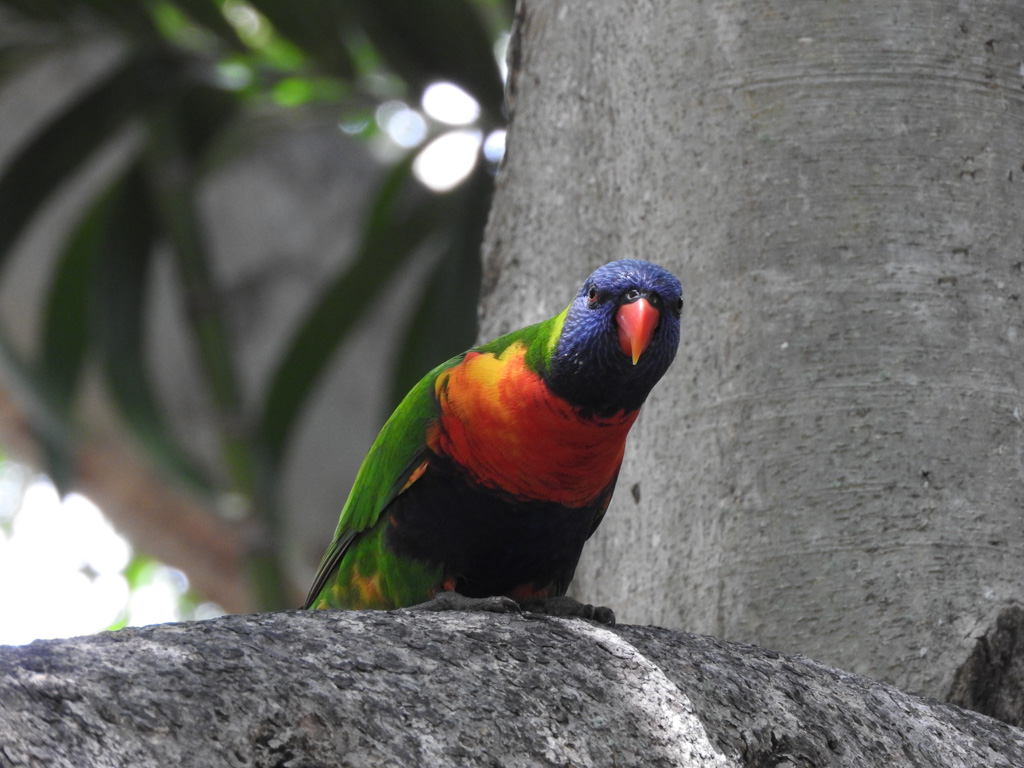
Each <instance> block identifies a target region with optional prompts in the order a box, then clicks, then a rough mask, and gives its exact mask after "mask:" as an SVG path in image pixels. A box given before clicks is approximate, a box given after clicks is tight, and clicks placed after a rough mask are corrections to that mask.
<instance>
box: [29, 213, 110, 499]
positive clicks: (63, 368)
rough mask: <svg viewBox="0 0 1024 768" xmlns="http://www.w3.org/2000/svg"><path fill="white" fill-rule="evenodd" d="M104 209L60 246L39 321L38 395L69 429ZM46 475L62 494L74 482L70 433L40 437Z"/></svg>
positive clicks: (87, 332) (85, 220) (85, 348)
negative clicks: (41, 320) (40, 320)
mask: <svg viewBox="0 0 1024 768" xmlns="http://www.w3.org/2000/svg"><path fill="white" fill-rule="evenodd" d="M106 218H107V211H106V206H104V205H102V204H101V205H97V206H94V207H93V208H92V209H91V210H90V211H89V212H88V213H87V215H86V216H85V217H83V219H82V221H81V222H80V223H79V225H78V227H77V228H76V230H75V231H74V232H73V233H72V235H71V237H70V238H69V240H68V242H67V243H66V245H65V248H64V253H63V254H62V255H61V258H60V261H59V262H58V263H57V267H56V269H55V270H54V275H53V279H52V280H51V283H50V290H49V295H48V296H47V300H46V308H45V312H44V316H43V338H42V343H41V344H40V357H39V361H38V363H37V365H36V368H37V370H38V371H39V382H40V384H41V385H42V387H43V389H42V390H40V395H41V396H43V397H44V398H46V400H47V402H48V403H49V407H50V409H51V411H52V413H53V414H54V417H55V418H57V419H60V420H61V421H62V422H63V423H65V424H68V425H70V421H71V414H72V411H73V408H74V401H75V395H76V393H77V391H78V384H79V381H80V380H81V373H82V368H83V363H84V362H85V356H86V352H87V351H88V347H89V336H90V331H91V328H90V322H89V319H90V317H89V314H90V311H89V310H90V308H89V299H90V297H91V291H90V288H91V286H92V277H93V270H94V268H95V263H96V254H97V252H98V251H99V250H100V248H101V247H102V243H103V236H104V229H105V227H106V226H107V221H106ZM38 437H39V440H40V442H41V444H42V448H43V452H44V454H45V455H46V465H47V471H48V473H49V475H50V478H51V479H52V480H53V482H54V485H56V486H57V488H58V489H59V490H60V491H61V492H62V493H66V492H67V491H69V490H70V489H71V484H72V482H73V480H74V477H75V446H74V442H73V440H72V438H71V432H70V428H69V429H66V430H59V431H54V430H48V431H45V432H42V433H40V434H39V436H38Z"/></svg>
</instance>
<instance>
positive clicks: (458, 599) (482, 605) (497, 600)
mask: <svg viewBox="0 0 1024 768" xmlns="http://www.w3.org/2000/svg"><path fill="white" fill-rule="evenodd" d="M406 610H409V611H487V612H489V613H520V612H521V611H522V609H521V608H520V607H519V603H517V602H516V601H515V600H513V599H512V598H511V597H502V596H501V595H493V596H491V597H466V596H465V595H460V594H459V593H458V592H438V593H437V594H436V595H434V596H433V597H432V598H430V599H429V600H427V602H425V603H419V604H418V605H410V606H409V607H408V608H407V609H406Z"/></svg>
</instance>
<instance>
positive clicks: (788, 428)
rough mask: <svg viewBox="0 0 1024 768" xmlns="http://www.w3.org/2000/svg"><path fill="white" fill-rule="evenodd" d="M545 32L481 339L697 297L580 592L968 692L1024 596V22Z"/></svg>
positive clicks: (894, 18) (979, 16)
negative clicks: (652, 294)
mask: <svg viewBox="0 0 1024 768" xmlns="http://www.w3.org/2000/svg"><path fill="white" fill-rule="evenodd" d="M519 16H520V29H519V34H518V36H517V43H518V47H517V48H515V49H514V51H515V52H514V55H513V60H512V74H511V77H512V82H511V84H510V90H511V93H512V95H513V96H514V110H513V120H512V126H511V130H510V134H509V141H508V156H507V158H506V165H505V168H504V170H503V171H502V173H501V174H500V176H499V181H498V190H497V196H496V199H495V202H494V209H493V212H492V219H491V221H490V224H489V229H488V235H487V241H486V245H485V258H486V261H485V284H484V291H485V302H484V327H483V331H482V336H484V337H493V336H494V335H495V334H497V333H499V332H501V331H504V330H507V329H509V328H512V327H515V326H518V325H521V324H522V323H523V322H526V321H531V320H536V319H539V318H541V317H545V316H548V315H550V314H551V313H552V312H554V311H557V309H559V308H560V307H562V306H564V304H565V303H566V302H567V301H568V299H569V298H570V297H571V291H572V289H573V287H574V285H575V284H577V283H578V281H579V280H581V279H582V278H583V277H584V276H585V275H586V274H587V273H588V272H589V271H590V269H592V268H593V267H594V266H596V265H598V264H600V263H603V262H606V261H610V260H612V259H617V258H622V257H640V258H645V259H648V260H651V261H655V262H659V263H661V264H663V265H665V266H666V267H668V268H670V269H672V270H673V271H675V272H676V273H677V275H678V276H679V277H680V279H681V280H682V282H683V285H684V289H685V291H686V299H687V308H686V309H685V310H684V317H683V341H682V346H681V350H680V355H679V358H678V360H677V362H676V364H675V367H674V368H673V369H672V370H670V372H669V374H668V376H667V377H666V380H665V381H664V382H663V383H662V384H661V385H659V387H658V388H657V389H656V390H655V392H654V394H653V396H652V398H651V400H650V401H649V403H648V405H647V406H646V408H645V413H644V415H643V416H642V417H641V420H640V421H639V422H638V424H637V426H636V427H635V428H634V434H633V438H632V441H631V447H630V448H629V449H628V450H627V457H626V462H625V465H624V467H623V471H622V474H621V476H620V479H619V489H620V490H619V493H618V495H617V496H616V499H615V501H614V503H613V505H612V509H611V510H610V511H609V514H608V516H607V518H606V521H605V522H604V524H603V525H602V527H601V529H600V530H599V531H598V533H597V534H596V536H595V537H594V539H593V540H592V541H591V543H590V545H589V546H588V549H587V550H586V551H585V553H584V560H583V562H582V563H581V566H580V568H579V571H578V573H577V580H576V588H577V590H578V592H579V593H581V594H582V595H584V596H585V597H586V599H587V600H588V601H589V602H595V603H597V602H600V603H606V604H608V605H610V606H611V607H613V608H614V609H615V610H616V611H617V612H618V613H619V615H620V616H621V617H622V618H623V619H624V620H626V621H631V622H645V623H646V622H653V623H657V624H663V625H667V626H672V627H685V628H686V629H688V630H691V631H699V632H707V633H710V634H715V635H718V636H721V637H725V638H730V639H734V640H743V641H750V642H755V643H757V644H759V645H763V646H767V647H773V648H778V649H784V650H787V651H800V652H803V653H807V654H808V655H811V656H813V657H814V658H818V659H821V660H824V661H826V662H829V663H834V664H836V665H839V666H843V667H844V668H848V669H851V670H853V671H856V672H859V673H862V674H865V675H869V676H871V677H875V678H879V679H883V680H887V681H890V682H893V683H895V684H896V685H897V686H899V687H902V688H906V689H909V690H913V691H918V692H923V693H926V694H928V695H932V696H939V697H941V696H944V695H946V694H947V692H948V691H949V690H950V686H951V684H952V681H953V678H954V674H955V672H956V670H957V669H958V668H959V667H960V666H961V665H962V664H963V663H964V662H965V660H966V659H967V658H968V657H969V656H970V655H971V652H972V651H973V650H974V649H975V646H976V644H977V643H978V642H979V638H982V639H983V637H984V636H985V634H986V633H988V632H989V631H990V630H991V631H995V626H996V623H997V617H998V616H999V615H1000V614H1001V613H1005V612H1006V611H1007V610H1012V608H1011V606H1012V605H1013V604H1014V603H1020V601H1021V599H1022V594H1024V590H1022V585H1024V525H1022V524H1021V512H1022V508H1024V425H1022V420H1024V416H1022V412H1024V397H1022V394H1021V393H1022V386H1024V363H1022V361H1024V301H1022V299H1021V295H1022V294H1024V266H1022V258H1024V256H1022V242H1024V217H1022V216H1021V211H1022V210H1024V132H1022V131H1021V125H1022V123H1024V91H1022V85H1024V76H1022V62H1024V5H1022V4H1021V3H1020V2H1017V0H987V1H986V2H978V3H971V4H970V5H964V4H963V3H959V2H952V0H902V1H900V2H895V3H894V2H891V0H865V1H864V2H858V3H840V4H835V3H819V2H810V1H809V0H807V1H805V2H799V3H793V2H783V1H782V0H766V2H758V3H721V2H693V1H691V2H674V3H668V2H653V1H652V2H641V3H637V2H632V1H629V2H626V1H625V0H622V1H619V2H601V3H594V2H568V1H567V0H527V1H526V2H524V3H522V4H521V8H520V13H519ZM1019 636H1020V635H1018V637H1019ZM1011 646H1012V644H1011ZM1007 684H1011V683H1007ZM1012 684H1013V685H1016V686H1017V690H1018V691H1019V690H1020V688H1021V683H1020V680H1019V679H1018V680H1017V681H1016V683H1012ZM961 687H962V686H961Z"/></svg>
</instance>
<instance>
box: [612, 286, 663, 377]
mask: <svg viewBox="0 0 1024 768" xmlns="http://www.w3.org/2000/svg"><path fill="white" fill-rule="evenodd" d="M660 318H661V313H660V312H658V310H656V309H655V308H654V307H653V306H651V303H650V302H649V301H648V300H647V299H637V300H636V301H633V302H630V303H629V304H623V305H622V306H621V307H619V311H618V312H617V313H616V315H615V319H616V321H618V323H619V346H620V347H622V351H623V352H624V353H625V354H627V355H629V356H630V357H632V358H633V365H636V361H637V360H639V359H640V355H642V354H643V353H644V352H645V351H646V349H647V345H648V344H650V343H651V337H652V336H653V335H654V329H655V328H657V327H658V320H659V319H660Z"/></svg>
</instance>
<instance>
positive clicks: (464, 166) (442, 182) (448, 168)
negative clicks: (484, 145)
mask: <svg viewBox="0 0 1024 768" xmlns="http://www.w3.org/2000/svg"><path fill="white" fill-rule="evenodd" d="M482 139H483V136H482V135H481V133H480V131H451V132H450V133H446V134H444V135H443V136H439V137H438V138H436V139H434V140H433V141H432V142H430V143H429V144H428V145H427V146H426V147H425V148H424V149H423V151H422V152H420V153H419V155H417V156H416V159H415V160H413V163H412V172H413V173H414V174H416V178H417V179H419V180H420V181H421V182H423V184H424V186H426V187H429V188H430V189H432V190H434V191H435V192H447V191H448V190H449V189H453V188H454V187H456V186H458V184H459V182H461V181H462V180H463V179H465V178H466V177H467V176H469V174H470V173H472V171H473V168H474V167H475V166H476V161H477V155H479V154H480V142H481V140H482Z"/></svg>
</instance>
